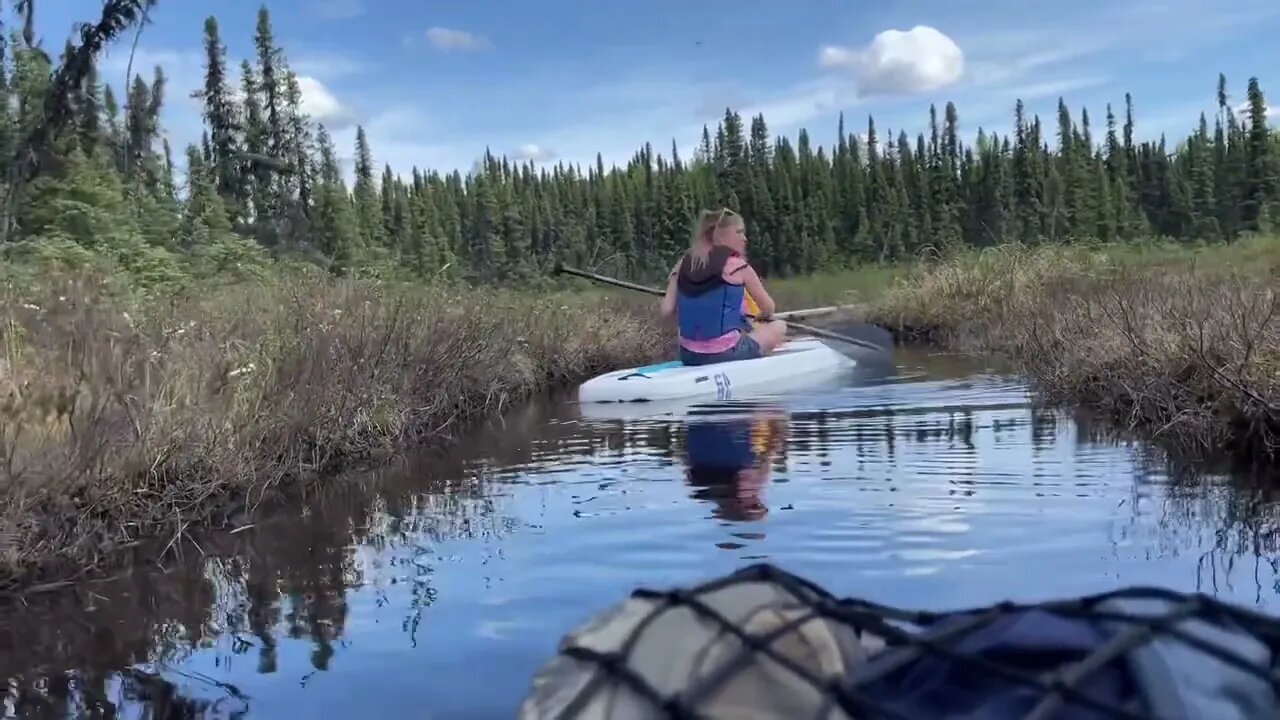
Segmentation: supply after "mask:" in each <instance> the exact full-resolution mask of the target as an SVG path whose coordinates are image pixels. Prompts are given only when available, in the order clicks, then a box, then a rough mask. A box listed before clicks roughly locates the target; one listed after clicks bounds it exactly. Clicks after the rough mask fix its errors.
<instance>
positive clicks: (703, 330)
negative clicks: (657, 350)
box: [676, 246, 746, 340]
mask: <svg viewBox="0 0 1280 720" xmlns="http://www.w3.org/2000/svg"><path fill="white" fill-rule="evenodd" d="M734 254H735V253H734V252H733V251H732V250H730V249H729V248H726V247H723V246H717V247H716V248H714V249H713V250H712V251H711V253H710V255H709V256H708V257H707V263H706V264H705V265H703V266H702V267H701V268H699V269H698V270H694V269H693V265H692V257H691V256H690V255H685V257H684V260H683V261H681V263H680V271H679V273H678V275H677V277H676V293H677V294H676V316H677V320H678V322H679V326H680V337H682V338H684V339H686V340H712V339H715V338H718V337H720V336H722V335H725V334H727V333H729V332H732V331H734V330H741V329H742V325H743V322H742V321H743V315H742V307H743V302H744V298H745V296H746V289H745V288H744V287H743V286H742V285H734V284H733V283H727V282H725V281H724V276H723V273H724V265H725V263H726V262H727V261H728V260H729V258H731V257H733V256H734Z"/></svg>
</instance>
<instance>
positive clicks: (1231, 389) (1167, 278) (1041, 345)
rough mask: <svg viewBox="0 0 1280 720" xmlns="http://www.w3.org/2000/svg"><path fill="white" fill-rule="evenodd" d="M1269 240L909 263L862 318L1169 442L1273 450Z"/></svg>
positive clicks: (1274, 341)
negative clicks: (975, 356)
mask: <svg viewBox="0 0 1280 720" xmlns="http://www.w3.org/2000/svg"><path fill="white" fill-rule="evenodd" d="M1277 288H1280V239H1277V238H1268V237H1257V238H1250V239H1247V240H1242V241H1240V242H1236V243H1232V244H1229V245H1212V246H1204V247H1198V248H1187V247H1182V246H1168V245H1159V244H1151V245H1139V246H1126V247H1108V246H1100V247H1078V246H1077V247H1062V246H1044V247H1034V248H1031V247H1022V246H1010V247H1001V248H995V249H991V250H989V251H986V252H982V253H975V254H972V255H966V256H963V257H960V258H956V259H953V260H950V261H946V262H943V263H940V264H930V265H921V266H919V267H916V268H914V269H912V270H911V271H910V272H908V273H906V274H905V275H904V276H903V277H901V278H899V279H898V280H897V281H895V282H894V283H892V285H891V287H890V288H889V289H888V291H887V292H885V293H884V294H883V295H881V296H880V297H879V298H878V299H877V300H875V301H874V302H873V303H871V305H870V306H869V307H868V308H867V309H866V311H865V317H866V319H868V320H870V321H872V322H876V323H878V324H881V325H884V326H886V327H889V328H891V329H893V330H895V331H896V332H897V333H898V334H899V336H900V337H902V338H903V339H907V340H911V339H915V340H926V341H931V342H935V343H939V344H942V345H945V346H948V347H951V348H953V349H958V350H963V351H972V352H983V353H995V354H999V355H1002V356H1005V357H1007V358H1009V359H1010V360H1012V361H1013V362H1014V363H1015V364H1016V365H1017V366H1019V367H1020V368H1021V369H1022V370H1023V371H1024V372H1025V373H1026V374H1027V375H1028V376H1029V378H1030V379H1031V380H1032V382H1033V383H1034V384H1035V385H1036V387H1037V389H1039V390H1040V391H1042V392H1043V393H1044V394H1045V395H1046V396H1047V398H1048V399H1049V400H1051V401H1055V402H1062V403H1074V404H1079V405H1083V406H1087V407H1089V408H1091V409H1093V410H1095V411H1097V412H1100V413H1101V414H1102V415H1104V416H1105V417H1107V418H1108V419H1110V420H1113V421H1116V422H1117V423H1119V425H1120V426H1122V427H1124V428H1126V429H1136V430H1142V431H1145V432H1146V434H1148V435H1149V436H1151V437H1153V438H1154V439H1157V440H1162V441H1166V442H1167V443H1169V444H1171V445H1172V446H1174V447H1176V448H1177V449H1178V450H1179V452H1180V453H1182V454H1184V455H1185V454H1190V455H1191V456H1193V457H1200V458H1211V457H1220V456H1223V455H1231V456H1234V457H1237V458H1245V459H1250V460H1261V461H1264V462H1275V461H1276V459H1277V457H1280V455H1278V453H1280V292H1277Z"/></svg>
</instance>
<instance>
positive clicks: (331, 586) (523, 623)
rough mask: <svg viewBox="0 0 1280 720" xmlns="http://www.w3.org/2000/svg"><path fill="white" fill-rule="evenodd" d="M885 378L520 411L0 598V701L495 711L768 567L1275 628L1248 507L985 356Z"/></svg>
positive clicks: (270, 711) (920, 595)
mask: <svg viewBox="0 0 1280 720" xmlns="http://www.w3.org/2000/svg"><path fill="white" fill-rule="evenodd" d="M899 361H900V366H899V367H898V369H897V371H896V373H895V374H893V375H892V376H890V377H883V376H882V377H871V376H866V375H864V376H861V377H853V378H850V379H849V381H848V382H843V383H840V384H838V385H831V386H826V387H820V388H815V389H813V390H811V391H805V392H799V393H793V394H790V395H789V396H787V397H786V398H771V399H766V400H764V401H762V402H760V403H754V404H751V405H741V406H736V407H731V408H720V409H709V410H703V411H700V412H697V413H693V414H688V413H685V414H684V415H680V414H674V415H673V414H667V415H662V414H658V415H656V416H652V417H632V418H616V417H615V418H610V417H601V418H586V419H584V418H582V417H580V416H579V413H578V411H577V410H576V409H574V408H573V407H571V406H570V407H566V406H556V405H551V406H546V407H531V408H528V409H526V410H522V411H521V412H519V413H516V414H514V415H512V416H509V417H507V418H504V419H503V421H502V422H501V423H495V424H494V427H493V428H492V429H490V430H488V431H486V432H485V433H483V434H482V435H481V436H480V437H479V438H477V439H475V440H474V441H471V442H469V443H467V444H466V445H465V446H464V447H463V448H462V449H461V450H460V451H456V452H453V453H451V454H449V455H447V456H444V457H439V456H426V457H416V458H412V459H410V460H406V461H405V462H404V463H402V464H401V465H398V466H397V467H395V468H392V469H389V470H387V471H384V472H382V473H379V474H378V476H376V477H359V478H352V479H350V480H349V481H345V482H343V483H340V484H339V485H338V487H336V488H335V489H334V490H333V491H332V492H329V493H327V494H326V495H325V496H323V497H320V498H316V499H314V500H313V502H311V503H309V504H308V505H307V506H306V507H305V508H303V507H298V508H291V509H289V510H287V511H281V512H279V513H278V514H276V515H275V516H274V517H272V518H271V519H270V520H268V521H265V522H261V523H259V524H258V525H256V526H254V527H250V528H247V529H244V530H243V531H242V532H237V533H235V534H220V535H209V536H203V537H198V538H196V539H195V541H194V542H193V543H189V544H187V545H185V546H184V548H183V560H182V561H180V562H176V563H170V564H168V565H167V566H166V567H165V568H164V569H161V568H159V567H151V568H147V569H144V570H140V571H137V572H134V573H132V574H129V575H127V576H123V577H120V578H117V579H114V580H112V581H110V582H104V583H98V584H95V585H92V586H85V587H81V588H76V589H75V590H74V591H72V592H65V593H59V594H56V595H47V596H42V597H40V598H38V599H37V600H33V601H31V603H30V605H29V606H28V607H26V608H10V609H8V610H7V612H6V613H5V616H4V617H3V619H2V620H0V626H2V627H3V634H0V643H2V645H0V662H3V663H4V667H3V668H0V670H2V671H3V673H4V674H5V675H9V676H12V677H13V678H14V679H13V680H12V681H11V687H12V688H14V689H15V690H14V693H15V694H16V695H20V696H21V697H22V702H21V709H18V710H15V705H16V704H17V703H15V700H14V698H13V697H11V698H10V700H9V701H8V703H7V706H8V708H9V712H10V714H11V716H14V715H15V714H16V716H20V717H76V716H78V713H82V712H85V711H86V710H87V709H93V708H97V709H98V710H99V711H102V710H106V711H107V712H106V713H105V715H99V716H106V717H112V716H115V717H139V718H140V717H158V715H154V714H148V713H154V712H155V708H156V707H158V706H159V704H161V703H162V702H164V701H165V699H166V698H169V699H170V701H172V700H173V699H174V698H178V699H179V700H181V701H183V702H186V703H188V706H189V711H191V712H192V714H190V715H184V716H183V717H209V718H213V717H222V718H226V717H250V718H276V717H296V718H301V717H378V716H380V717H415V718H425V717H435V718H467V717H509V716H510V715H511V714H512V710H513V709H514V707H515V706H516V704H517V703H518V702H519V700H520V699H521V697H522V696H523V694H524V692H525V690H526V688H527V685H528V680H529V677H530V675H531V674H532V673H533V672H534V671H535V670H536V669H537V667H538V666H539V664H540V663H541V662H543V661H544V660H545V659H546V658H547V657H548V656H549V655H550V654H551V653H552V652H553V650H554V647H555V643H556V641H557V639H558V638H559V636H560V635H561V634H562V633H563V632H564V631H565V630H567V629H568V628H570V627H571V626H572V625H574V624H576V623H578V622H580V621H582V620H583V619H585V618H586V617H588V616H589V615H590V614H592V613H593V612H595V611H598V610H600V609H602V608H604V607H605V606H607V605H609V604H611V603H614V602H616V601H618V600H620V599H622V598H623V597H624V596H625V595H626V594H627V593H628V592H629V591H630V590H632V589H633V588H634V587H635V586H636V585H637V584H646V585H669V584H673V583H688V582H691V581H695V580H698V579H702V578H705V577H707V576H709V575H711V574H716V573H721V572H726V571H729V570H732V569H734V568H735V567H738V566H740V565H742V564H745V563H750V562H756V561H761V560H767V561H769V562H773V563H776V564H779V565H781V566H782V567H785V568H787V569H789V570H792V571H795V572H798V573H800V574H802V575H805V576H807V577H809V578H811V579H813V580H815V581H817V582H819V583H821V584H822V585H824V586H826V587H827V588H829V589H830V590H832V591H833V592H836V593H838V594H846V595H861V596H864V597H869V598H871V599H875V600H879V601H881V602H888V603H895V604H900V605H907V606H911V607H920V608H926V607H927V608H939V609H944V608H954V607H957V606H967V605H975V604H983V603H988V602H991V601H995V600H998V599H1003V598H1015V599H1020V600H1030V599H1039V598H1046V597H1051V596H1060V595H1068V594H1080V593H1088V592H1095V591H1100V590H1105V589H1110V588H1113V587H1116V586H1117V585H1127V584H1160V585H1167V586H1173V587H1176V588H1180V589H1185V590H1192V589H1199V590H1202V591H1205V592H1211V593H1215V594H1219V595H1223V596H1227V597H1229V598H1232V599H1234V600H1237V601H1239V602H1243V603H1247V604H1250V605H1257V606H1260V607H1262V608H1264V609H1273V610H1274V609H1275V606H1276V605H1277V586H1276V570H1275V568H1274V566H1273V565H1272V564H1271V561H1270V560H1268V559H1267V558H1269V557H1271V556H1273V555H1274V548H1273V547H1272V546H1271V545H1270V544H1262V543H1263V542H1264V539H1265V538H1266V537H1267V536H1268V535H1269V534H1273V533H1270V532H1269V531H1270V529H1271V528H1273V527H1274V518H1275V517H1276V515H1275V509H1274V502H1273V498H1272V497H1271V496H1269V495H1268V494H1266V493H1265V492H1262V491H1258V490H1250V489H1249V485H1248V484H1246V483H1244V482H1242V481H1239V480H1227V479H1213V480H1199V481H1195V482H1190V481H1187V480H1185V479H1183V480H1178V481H1174V480H1171V479H1170V477H1169V474H1168V472H1167V470H1166V469H1165V464H1164V463H1163V461H1162V460H1161V459H1160V457H1159V455H1158V454H1157V453H1154V452H1153V451H1150V450H1148V449H1145V448H1143V447H1141V446H1136V445H1132V444H1121V443H1117V442H1115V441H1112V440H1107V439H1105V438H1102V437H1099V433H1098V432H1097V431H1095V430H1092V429H1090V427H1089V426H1088V425H1087V424H1086V423H1083V422H1082V421H1081V420H1078V419H1072V418H1071V417H1070V416H1068V415H1064V414H1060V413H1054V412H1050V411H1045V410H1039V409H1036V408H1034V407H1033V405H1032V404H1031V402H1030V398H1029V396H1028V394H1027V391H1026V389H1025V388H1024V387H1023V386H1022V385H1021V384H1020V383H1019V382H1017V381H1016V380H1013V379H1010V378H1008V377H1005V376H1001V375H999V374H996V373H994V372H991V371H988V370H987V369H985V368H983V367H982V366H980V365H979V366H973V365H964V364H961V363H958V362H957V361H956V360H954V359H949V358H945V357H929V356H925V355H910V354H903V355H901V356H900V358H899ZM658 410H660V409H658ZM658 410H655V411H654V412H655V413H656V412H658ZM157 674H158V676H159V677H163V678H164V680H158V679H157ZM111 713H116V715H112V714H111ZM174 717H177V716H176V715H175V716H174Z"/></svg>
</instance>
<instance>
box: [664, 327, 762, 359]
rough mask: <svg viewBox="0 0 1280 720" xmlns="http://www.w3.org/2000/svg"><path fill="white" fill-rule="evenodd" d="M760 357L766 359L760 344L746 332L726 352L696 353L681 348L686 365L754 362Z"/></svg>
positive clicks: (681, 354) (681, 356) (681, 355)
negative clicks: (740, 361)
mask: <svg viewBox="0 0 1280 720" xmlns="http://www.w3.org/2000/svg"><path fill="white" fill-rule="evenodd" d="M759 357H764V353H763V352H761V351H760V343H758V342H756V341H755V338H753V337H751V336H750V335H748V334H746V333H745V332H744V333H742V334H740V335H738V343H737V344H736V345H734V346H733V347H731V348H729V349H728V350H725V351H724V352H718V353H696V352H693V351H692V350H688V349H686V348H684V347H681V348H680V362H682V363H684V364H685V365H714V364H716V363H722V362H733V361H735V360H754V359H756V358H759Z"/></svg>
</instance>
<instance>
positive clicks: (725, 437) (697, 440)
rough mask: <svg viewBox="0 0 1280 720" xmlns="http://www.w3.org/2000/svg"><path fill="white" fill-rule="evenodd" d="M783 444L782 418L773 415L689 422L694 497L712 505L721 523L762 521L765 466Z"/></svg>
mask: <svg viewBox="0 0 1280 720" xmlns="http://www.w3.org/2000/svg"><path fill="white" fill-rule="evenodd" d="M785 441H786V420H785V418H784V417H779V416H778V415H777V414H775V413H769V412H760V413H756V414H754V415H752V416H751V417H746V418H734V419H732V420H721V421H715V422H694V423H690V424H689V426H688V434H687V436H686V440H685V456H686V459H687V460H686V462H687V465H688V470H687V473H686V478H687V479H688V482H689V484H690V485H692V486H693V487H694V488H696V489H695V490H694V492H693V497H694V498H696V499H698V500H709V501H711V502H712V503H714V504H715V506H716V508H715V510H714V511H713V512H712V514H713V515H714V516H715V517H717V518H720V519H723V520H735V521H745V520H759V519H761V518H763V517H764V516H765V515H767V514H768V513H769V509H768V507H766V506H765V504H764V500H763V499H762V497H761V495H762V493H763V491H764V485H765V483H767V482H768V480H769V464H770V461H771V459H772V458H773V456H774V455H775V454H776V453H777V452H778V451H779V450H780V449H781V448H782V446H783V444H784V443H785Z"/></svg>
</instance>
